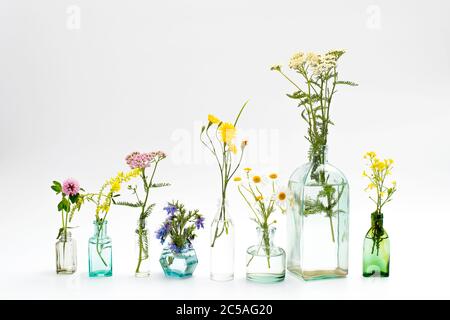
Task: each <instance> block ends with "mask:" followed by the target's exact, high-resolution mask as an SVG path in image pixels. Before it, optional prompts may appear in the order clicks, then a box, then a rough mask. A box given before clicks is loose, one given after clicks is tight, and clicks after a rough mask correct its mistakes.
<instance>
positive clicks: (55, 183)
mask: <svg viewBox="0 0 450 320" xmlns="http://www.w3.org/2000/svg"><path fill="white" fill-rule="evenodd" d="M51 188H52V190H53V191H55V192H56V194H60V193H61V191H62V186H61V183H59V182H58V181H53V185H52V186H51Z"/></svg>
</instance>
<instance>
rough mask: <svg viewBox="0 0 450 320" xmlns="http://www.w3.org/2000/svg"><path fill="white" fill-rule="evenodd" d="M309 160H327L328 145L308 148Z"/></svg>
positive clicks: (316, 162) (319, 162)
mask: <svg viewBox="0 0 450 320" xmlns="http://www.w3.org/2000/svg"><path fill="white" fill-rule="evenodd" d="M309 160H310V162H312V163H315V164H325V163H327V162H328V146H326V145H325V146H320V147H317V148H313V147H312V146H311V147H310V149H309Z"/></svg>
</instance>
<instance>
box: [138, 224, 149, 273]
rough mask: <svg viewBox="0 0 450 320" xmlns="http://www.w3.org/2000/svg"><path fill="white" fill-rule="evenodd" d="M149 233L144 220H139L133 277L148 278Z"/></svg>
mask: <svg viewBox="0 0 450 320" xmlns="http://www.w3.org/2000/svg"><path fill="white" fill-rule="evenodd" d="M149 235H150V233H149V231H148V228H147V223H146V220H145V219H139V220H138V225H137V228H136V259H137V265H136V270H135V276H136V277H138V278H144V277H148V276H150V252H149V243H150V238H149Z"/></svg>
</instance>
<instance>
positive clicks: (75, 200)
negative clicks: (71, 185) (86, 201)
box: [69, 194, 80, 204]
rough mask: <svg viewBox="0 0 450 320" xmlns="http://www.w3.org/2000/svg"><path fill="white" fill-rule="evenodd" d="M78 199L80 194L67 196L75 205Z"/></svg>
mask: <svg viewBox="0 0 450 320" xmlns="http://www.w3.org/2000/svg"><path fill="white" fill-rule="evenodd" d="M79 197H80V194H76V195H75V196H69V200H70V202H72V203H73V204H75V203H77V201H78V198H79Z"/></svg>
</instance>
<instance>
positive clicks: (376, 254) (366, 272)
mask: <svg viewBox="0 0 450 320" xmlns="http://www.w3.org/2000/svg"><path fill="white" fill-rule="evenodd" d="M371 222H372V225H371V227H370V229H369V231H368V232H367V234H366V237H365V238H364V252H363V276H364V277H371V276H373V275H375V274H379V275H380V277H389V264H390V241H389V236H388V234H387V232H386V230H385V229H384V226H383V214H381V213H377V212H374V213H372V215H371Z"/></svg>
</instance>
